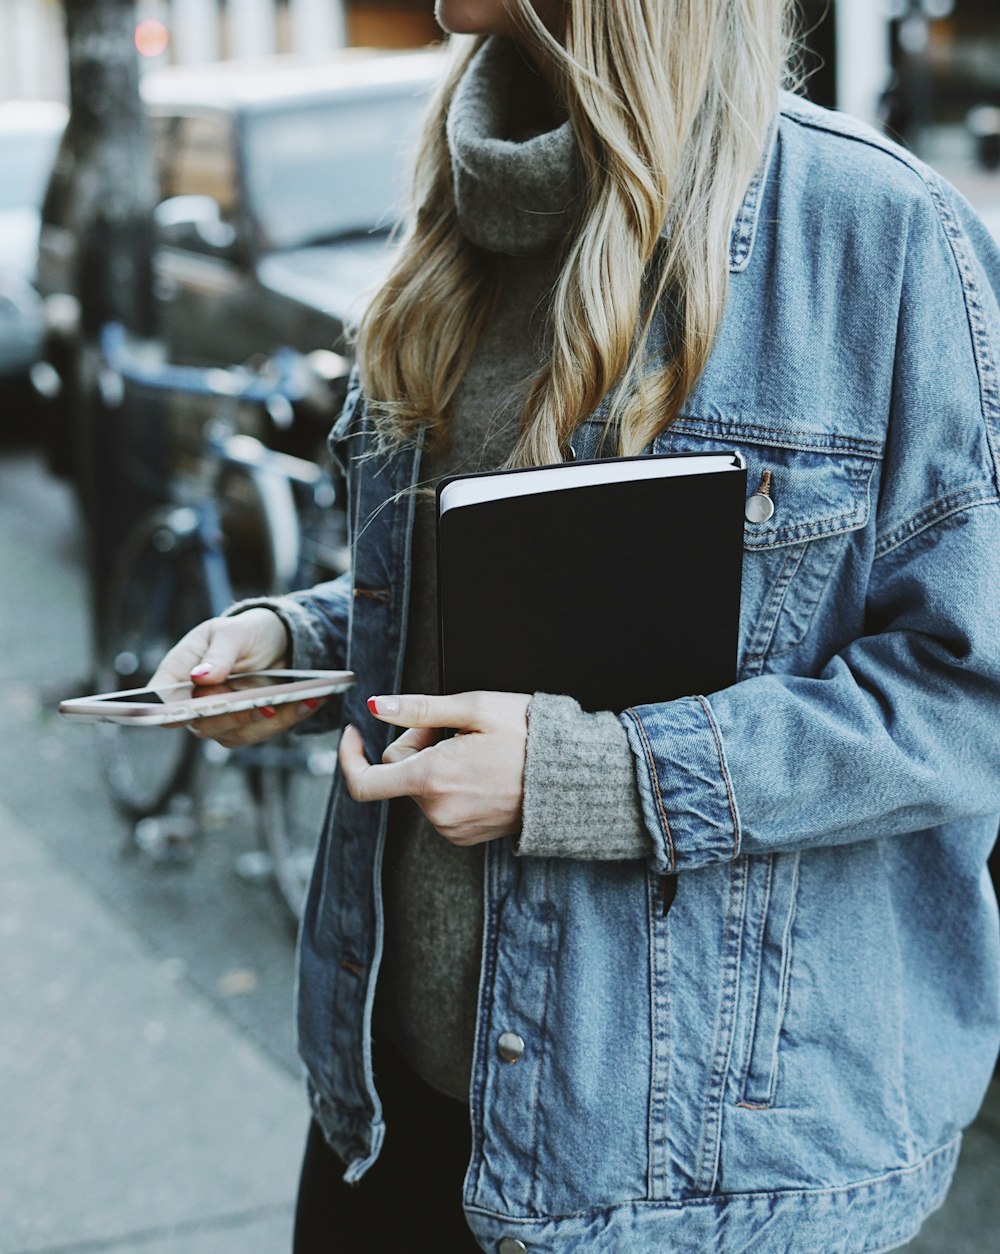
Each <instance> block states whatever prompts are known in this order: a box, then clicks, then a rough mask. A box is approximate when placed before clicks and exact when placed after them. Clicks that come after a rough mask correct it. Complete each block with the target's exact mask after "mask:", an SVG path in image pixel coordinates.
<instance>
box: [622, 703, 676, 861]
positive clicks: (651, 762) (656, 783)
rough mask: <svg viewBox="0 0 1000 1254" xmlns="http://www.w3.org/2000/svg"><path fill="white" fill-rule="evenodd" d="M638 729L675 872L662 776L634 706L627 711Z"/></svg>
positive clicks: (674, 856)
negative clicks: (658, 771) (661, 785)
mask: <svg viewBox="0 0 1000 1254" xmlns="http://www.w3.org/2000/svg"><path fill="white" fill-rule="evenodd" d="M625 712H626V713H627V714H628V715H629V717H630V718H631V719H632V721H633V722H634V723H635V725H636V728H637V729H638V732H639V735H640V736H641V737H642V747H643V749H644V751H645V754H646V766H647V769H648V771H649V775H650V778H651V779H652V781H653V792H654V793H655V794H656V808H657V809H658V810H659V812H660V822H661V823H662V824H663V834H664V836H665V837H666V838H667V850H668V851H669V853H670V871H671V872H673V871H674V870H675V869H676V866H677V856H676V854H675V852H674V838H673V836H672V835H671V832H670V823H669V821H668V819H667V811H666V809H665V807H664V805H663V795H662V793H661V792H660V778H659V775H658V774H657V771H656V761H655V759H654V758H653V749H652V746H651V745H650V743H649V738H648V737H647V735H646V729H645V728H644V727H643V725H642V719H641V718H640V717H639V715H638V714H637V713H636V711H635V710H634V709H632V708H629V709H628V710H626V711H625Z"/></svg>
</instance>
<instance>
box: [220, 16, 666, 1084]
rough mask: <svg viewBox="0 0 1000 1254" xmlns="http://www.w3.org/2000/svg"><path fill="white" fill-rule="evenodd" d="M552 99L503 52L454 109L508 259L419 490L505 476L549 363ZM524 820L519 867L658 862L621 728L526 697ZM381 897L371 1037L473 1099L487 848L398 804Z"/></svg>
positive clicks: (421, 569) (428, 625)
mask: <svg viewBox="0 0 1000 1254" xmlns="http://www.w3.org/2000/svg"><path fill="white" fill-rule="evenodd" d="M543 101H544V92H543V89H542V84H541V82H540V80H539V78H538V75H537V74H536V73H535V71H534V70H533V69H532V68H531V67H530V66H529V65H528V64H527V63H526V62H525V60H524V58H523V56H522V55H521V54H520V53H519V51H518V50H517V48H516V46H515V45H514V44H512V43H511V42H509V41H507V40H501V39H491V40H489V41H487V42H486V43H485V44H484V45H483V47H482V48H481V49H480V51H479V53H478V54H477V56H476V57H475V59H474V60H473V62H472V63H471V65H470V67H469V69H468V71H467V73H466V75H465V77H464V78H463V80H462V82H461V83H460V84H459V87H458V89H457V91H456V93H455V96H454V98H453V102H452V106H451V110H450V114H449V118H448V144H449V148H450V151H451V159H452V169H453V185H454V192H455V203H456V208H457V211H458V217H459V222H460V225H461V229H462V230H463V232H464V233H465V234H466V236H467V237H468V238H469V239H470V240H471V241H472V242H473V243H474V244H476V245H477V246H478V247H479V248H481V249H483V250H484V252H489V253H492V254H493V255H494V257H495V258H496V259H498V260H499V263H500V266H501V270H502V286H501V296H500V300H499V302H498V305H497V308H496V310H495V312H494V314H493V317H492V318H491V320H490V322H489V325H488V326H487V328H486V330H485V333H484V334H483V336H482V338H481V340H480V342H479V343H478V344H477V346H476V349H475V352H474V354H473V357H472V360H471V362H470V364H469V366H468V369H467V370H466V373H465V375H464V376H463V378H462V381H461V383H460V385H459V388H458V391H457V393H456V395H455V399H454V404H453V410H452V421H451V427H450V443H449V445H448V447H447V448H445V449H442V450H440V451H437V452H435V453H431V454H427V455H425V457H424V460H423V466H422V475H421V482H422V485H423V486H424V487H426V488H433V486H434V485H435V483H436V482H437V480H438V479H439V478H440V477H441V476H443V475H446V474H454V473H459V472H463V471H475V470H490V469H494V468H496V467H498V466H499V465H501V464H502V463H503V461H504V460H505V458H506V457H507V456H508V454H509V453H510V451H511V449H512V448H513V445H514V441H515V437H516V433H517V425H518V421H519V419H520V415H521V412H522V409H523V406H524V401H525V399H526V396H527V390H528V384H529V380H530V379H531V377H532V375H533V374H534V373H535V371H536V370H537V369H538V367H539V365H540V364H541V362H542V359H543V353H544V351H545V348H544V344H543V342H542V331H543V325H544V319H545V314H546V310H547V305H548V301H549V295H550V290H551V287H552V284H553V282H554V280H555V278H556V276H557V269H556V267H557V265H558V260H559V246H560V244H561V243H562V242H563V240H564V239H565V236H566V233H567V231H568V230H569V229H571V226H572V222H573V218H574V210H575V205H574V198H575V196H576V194H577V189H578V181H579V172H578V166H577V154H576V148H575V144H574V140H573V135H572V131H571V129H570V126H569V124H568V123H564V124H563V125H561V126H558V127H556V128H555V129H553V130H537V129H535V130H533V129H532V126H531V113H532V105H533V104H537V106H538V107H539V108H541V107H542V106H543ZM526 102H527V108H526V107H525V105H526ZM515 110H516V111H517V112H518V113H520V115H521V116H520V118H519V117H517V116H515ZM535 116H536V117H537V111H536V114H535ZM525 121H526V122H527V125H525ZM434 526H435V519H434V504H433V494H432V493H430V492H427V493H423V494H421V496H420V497H418V501H417V508H416V517H415V524H414V533H413V579H412V585H411V586H412V592H411V603H410V613H409V625H408V634H407V649H406V657H405V662H404V675H403V691H404V692H427V693H434V692H436V691H437V690H438V688H437V684H438V661H437V631H436V604H437V591H436V565H435V537H434ZM262 603H263V604H268V605H270V606H271V608H273V609H275V610H276V611H277V612H278V613H279V614H281V617H282V618H283V620H284V621H285V623H286V626H287V627H288V629H289V631H290V634H291V637H292V643H293V664H294V665H295V666H308V665H320V664H322V660H321V659H319V658H316V657H313V656H312V655H311V653H310V651H309V649H308V639H309V633H308V630H307V628H306V626H305V623H304V622H303V619H302V617H301V614H302V611H301V608H300V607H299V606H298V605H296V604H295V603H294V602H292V603H288V602H286V601H281V600H279V601H273V602H260V601H257V602H252V603H242V604H241V606H240V607H239V608H243V607H244V606H248V605H249V604H262ZM522 818H523V828H522V831H521V835H520V838H519V842H518V853H519V855H520V856H522V857H539V856H549V857H568V858H583V859H590V860H617V859H626V858H637V859H638V858H644V857H646V856H647V855H648V853H649V850H650V838H649V836H648V834H647V832H646V830H645V828H644V826H643V822H642V815H641V810H640V804H639V798H638V792H637V788H636V783H635V768H634V763H633V758H632V753H631V750H630V748H629V745H628V741H627V738H626V734H625V731H624V728H623V727H622V726H621V724H620V723H619V722H618V719H617V718H616V717H615V716H614V715H613V714H609V713H606V714H602V713H598V714H585V713H583V711H581V709H580V707H579V706H578V705H577V703H576V702H575V701H573V700H571V699H570V698H568V697H562V696H553V695H546V694H541V693H536V694H535V695H534V696H533V698H532V702H531V706H530V708H529V712H528V745H527V756H526V762H525V778H524V804H523V815H522ZM383 890H384V894H385V949H384V956H383V962H382V969H381V972H380V977H379V989H378V997H377V999H376V1020H375V1031H376V1033H377V1034H380V1035H384V1036H386V1037H388V1038H389V1039H390V1040H392V1041H393V1042H394V1043H395V1044H396V1046H397V1047H398V1048H399V1049H400V1050H401V1052H402V1053H403V1055H404V1056H405V1057H406V1058H407V1060H408V1061H409V1062H410V1064H411V1065H412V1066H413V1068H414V1070H415V1071H416V1072H417V1073H418V1074H419V1075H420V1076H421V1077H422V1078H423V1079H425V1080H426V1081H427V1082H428V1083H429V1084H431V1085H433V1086H434V1087H435V1088H437V1089H439V1090H441V1091H442V1092H445V1093H448V1094H450V1095H451V1096H453V1097H456V1098H458V1099H460V1100H462V1101H467V1100H468V1090H469V1076H470V1071H471V1064H472V1050H473V1041H474V1038H475V1022H476V1004H477V998H478V987H479V974H480V961H481V945H482V900H483V848H482V846H478V847H473V848H459V847H456V846H453V845H451V844H449V843H448V842H447V841H446V840H444V839H443V838H442V837H441V836H439V835H438V833H437V832H436V831H435V830H434V829H433V828H432V827H431V826H430V824H429V823H428V822H427V821H426V819H424V817H423V815H422V814H421V812H420V811H419V809H418V808H417V807H416V805H415V804H414V803H413V802H411V801H409V800H408V799H403V800H400V801H398V802H394V803H393V805H392V809H391V812H390V826H389V832H388V837H387V841H386V850H385V861H384V869H383Z"/></svg>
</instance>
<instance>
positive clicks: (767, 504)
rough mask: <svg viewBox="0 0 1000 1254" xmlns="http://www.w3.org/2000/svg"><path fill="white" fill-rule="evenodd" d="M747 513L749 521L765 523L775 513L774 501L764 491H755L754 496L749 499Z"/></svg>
mask: <svg viewBox="0 0 1000 1254" xmlns="http://www.w3.org/2000/svg"><path fill="white" fill-rule="evenodd" d="M744 512H745V513H746V519H747V522H752V523H764V522H767V521H768V519H769V518H770V517H771V516H772V515H773V513H774V502H773V501H772V500H771V498H770V497H769V496H765V495H764V493H763V492H755V493H754V494H753V496H751V497H749V498H748V499H747V507H746V510H745V511H744Z"/></svg>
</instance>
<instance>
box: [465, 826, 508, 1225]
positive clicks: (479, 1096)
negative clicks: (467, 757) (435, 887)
mask: <svg viewBox="0 0 1000 1254" xmlns="http://www.w3.org/2000/svg"><path fill="white" fill-rule="evenodd" d="M502 856H503V845H502V842H500V841H491V842H490V843H489V845H488V846H487V849H486V855H485V863H486V865H485V867H484V873H483V915H484V923H483V946H482V977H481V979H480V984H479V987H480V992H479V1001H478V1002H477V1007H476V1039H475V1043H474V1046H473V1054H474V1058H473V1067H472V1077H471V1081H470V1086H469V1099H470V1100H469V1118H470V1123H471V1130H472V1153H471V1156H470V1161H469V1169H468V1171H467V1172H466V1181H467V1182H469V1184H470V1189H469V1190H468V1191H467V1192H466V1194H465V1196H466V1199H467V1201H466V1204H467V1205H469V1204H470V1203H471V1201H472V1198H474V1197H475V1195H476V1194H477V1193H479V1192H481V1191H483V1190H484V1189H485V1188H486V1184H485V1175H486V1131H485V1123H486V1089H487V1087H488V1084H489V1075H488V1068H487V1067H486V1066H485V1065H484V1066H483V1072H484V1075H483V1079H482V1083H479V1084H477V1080H478V1079H479V1077H478V1074H477V1070H476V1061H477V1060H483V1059H485V1058H486V1057H487V1056H488V1048H489V1043H488V1037H489V1029H490V1024H491V1023H492V1022H493V1019H494V1012H493V1007H494V1003H495V1001H496V969H497V950H498V948H499V928H498V927H497V912H496V910H494V909H491V908H489V907H490V906H491V905H492V902H491V901H490V896H491V894H490V884H491V881H492V882H493V883H494V884H495V886H496V892H495V893H494V894H493V897H494V899H498V898H499V887H500V886H499V883H498V882H497V881H498V880H499V876H500V861H501V858H502Z"/></svg>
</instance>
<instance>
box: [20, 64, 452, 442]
mask: <svg viewBox="0 0 1000 1254" xmlns="http://www.w3.org/2000/svg"><path fill="white" fill-rule="evenodd" d="M442 65H443V61H442V53H441V52H440V51H436V50H421V51H405V52H375V51H373V50H370V49H347V50H344V51H342V52H340V53H339V54H335V55H334V56H333V57H332V58H329V59H327V60H325V61H323V62H321V63H316V62H303V61H301V60H298V59H294V58H291V57H272V58H267V59H264V60H257V61H252V62H238V61H231V62H224V63H221V64H215V65H208V66H193V67H192V66H184V67H169V68H166V69H162V70H155V71H151V72H149V73H148V74H147V75H146V76H145V78H144V79H143V83H142V92H143V98H144V101H145V104H146V109H147V113H148V116H149V118H150V121H151V125H152V131H153V138H154V144H155V153H156V164H157V171H158V179H159V204H158V205H157V207H156V211H155V228H156V239H157V244H156V253H155V262H154V270H155V280H154V282H155V289H154V295H155V298H156V300H157V302H158V304H159V309H160V314H161V326H162V328H163V335H164V338H165V341H166V351H167V355H168V357H169V358H170V359H172V360H174V361H180V362H188V363H193V364H231V363H239V362H245V361H247V360H248V359H250V358H252V357H254V356H257V355H267V354H270V353H272V352H273V351H274V350H275V349H276V348H278V347H280V346H290V347H292V348H296V349H299V350H300V351H303V352H311V351H313V350H317V349H326V350H332V351H334V352H336V353H338V354H343V353H345V352H346V351H347V343H346V338H345V325H346V324H347V323H348V322H349V321H350V319H351V318H352V317H355V316H356V315H357V314H358V313H359V312H360V311H361V309H362V308H363V301H364V297H365V294H366V293H367V292H368V291H370V290H371V289H372V288H374V287H375V286H376V285H377V284H378V282H379V280H380V279H381V278H382V277H383V275H384V274H385V273H386V271H387V268H388V265H389V261H390V251H389V236H390V232H391V229H392V228H393V226H394V225H395V224H396V222H397V220H398V218H399V216H400V211H401V208H402V205H403V203H404V198H405V191H406V176H407V166H408V161H409V158H410V156H411V154H412V151H413V148H414V144H415V142H416V137H417V133H418V130H419V125H420V119H421V116H422V114H423V109H424V105H425V103H426V100H427V98H428V96H429V94H430V92H431V90H432V88H433V86H434V85H435V83H436V82H437V79H438V77H439V75H440V72H441V69H442ZM68 143H69V141H68V140H67V144H65V145H64V148H63V150H62V151H61V152H60V155H59V158H58V160H57V162H56V165H55V170H54V173H53V176H52V179H51V181H50V184H49V188H48V191H47V194H46V198H45V206H44V216H43V223H42V228H41V235H40V240H39V250H38V271H37V283H38V286H39V290H40V291H41V293H42V295H43V297H44V298H45V301H46V310H47V315H48V331H47V343H46V359H47V361H48V362H49V363H50V364H51V365H52V366H53V367H54V368H55V370H56V371H57V372H58V374H59V375H60V376H61V377H62V378H63V380H64V383H65V385H66V386H64V388H63V393H62V395H63V398H64V402H63V415H62V417H63V421H64V422H65V423H66V424H67V429H68V427H69V425H70V424H71V420H72V415H71V413H70V412H69V401H68V398H69V397H71V396H72V395H73V388H72V387H70V386H68V384H69V381H70V379H71V377H72V376H73V373H74V370H75V365H74V361H75V355H76V352H77V338H76V337H77V325H76V324H77V317H76V314H77V313H78V308H77V307H76V306H75V296H76V294H75V292H74V285H73V275H74V273H75V258H76V241H75V239H74V238H73V235H72V231H71V229H70V225H69V224H70V222H71V220H72V207H73V206H72V197H73V193H74V171H75V163H74V154H73V153H72V152H71V151H69V150H68V147H67V145H68ZM58 442H60V437H58V436H57V443H58Z"/></svg>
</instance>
